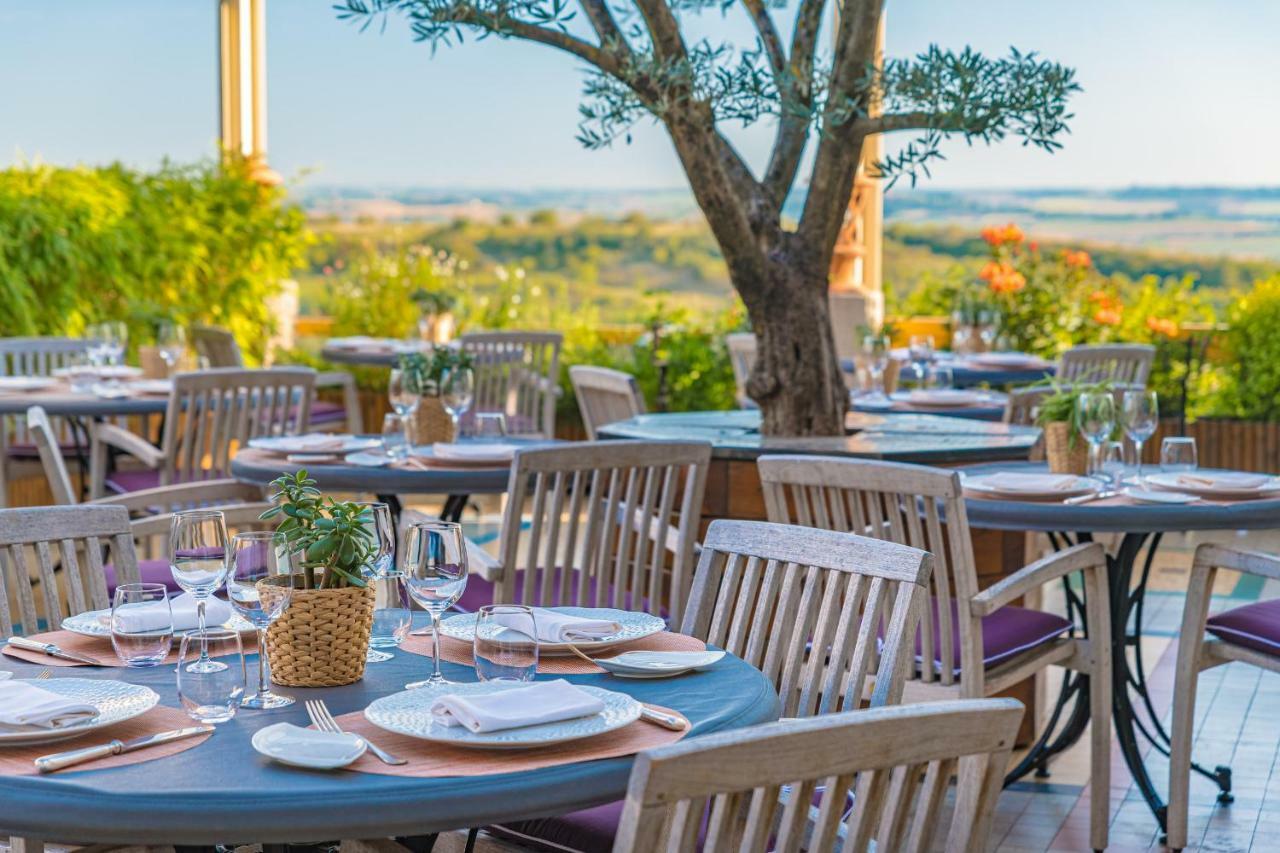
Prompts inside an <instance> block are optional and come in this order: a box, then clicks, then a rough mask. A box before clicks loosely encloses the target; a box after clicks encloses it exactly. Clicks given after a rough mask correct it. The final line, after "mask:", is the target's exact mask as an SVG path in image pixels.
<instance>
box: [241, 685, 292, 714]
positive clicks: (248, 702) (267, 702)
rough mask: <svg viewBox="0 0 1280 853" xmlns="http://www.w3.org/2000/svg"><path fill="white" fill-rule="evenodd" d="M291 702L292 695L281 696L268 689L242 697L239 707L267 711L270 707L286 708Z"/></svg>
mask: <svg viewBox="0 0 1280 853" xmlns="http://www.w3.org/2000/svg"><path fill="white" fill-rule="evenodd" d="M293 703H294V699H293V697H292V696H281V695H280V694H279V693H272V692H271V691H270V690H268V691H267V692H265V693H255V694H253V695H252V696H246V697H244V698H243V699H241V700H240V707H241V708H254V709H256V710H259V711H268V710H270V709H272V708H288V707H289V706H290V705H292V704H293Z"/></svg>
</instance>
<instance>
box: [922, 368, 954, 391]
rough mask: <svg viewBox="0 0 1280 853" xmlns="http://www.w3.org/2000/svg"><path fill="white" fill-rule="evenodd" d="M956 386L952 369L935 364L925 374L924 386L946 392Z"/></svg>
mask: <svg viewBox="0 0 1280 853" xmlns="http://www.w3.org/2000/svg"><path fill="white" fill-rule="evenodd" d="M955 384H956V377H955V373H954V372H953V371H952V369H951V368H950V367H946V366H943V365H938V364H934V365H931V366H930V367H929V369H928V372H927V373H926V374H925V380H924V386H925V387H926V388H933V389H936V390H945V389H948V388H951V387H953V386H954V385H955Z"/></svg>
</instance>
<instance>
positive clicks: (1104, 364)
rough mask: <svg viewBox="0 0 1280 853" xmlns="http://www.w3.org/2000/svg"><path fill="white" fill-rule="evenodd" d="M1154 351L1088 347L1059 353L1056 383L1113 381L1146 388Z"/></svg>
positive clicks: (1147, 347) (1133, 347)
mask: <svg viewBox="0 0 1280 853" xmlns="http://www.w3.org/2000/svg"><path fill="white" fill-rule="evenodd" d="M1155 358H1156V348H1155V347H1153V346H1150V345H1148V344H1087V345H1082V346H1077V347H1072V348H1071V349H1069V350H1067V351H1066V352H1064V353H1063V354H1062V358H1061V360H1060V363H1059V365H1058V372H1057V379H1058V381H1059V382H1104V381H1109V382H1116V383H1120V384H1124V385H1135V386H1137V387H1139V388H1145V387H1146V385H1147V377H1148V376H1150V375H1151V365H1152V364H1153V363H1154V362H1155Z"/></svg>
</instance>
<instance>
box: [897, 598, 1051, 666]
mask: <svg viewBox="0 0 1280 853" xmlns="http://www.w3.org/2000/svg"><path fill="white" fill-rule="evenodd" d="M932 611H933V636H934V638H935V644H936V645H935V646H934V651H933V660H934V663H935V664H936V665H937V666H938V667H941V666H942V642H941V633H940V630H939V626H938V604H937V600H936V599H935V600H934V601H933V608H932ZM956 614H957V610H956V602H955V601H954V600H952V602H951V648H952V657H953V659H952V662H951V666H952V673H953V674H955V675H959V674H960V621H959V619H958V618H957V615H956ZM1070 627H1071V620H1069V619H1064V618H1063V617H1061V616H1058V615H1057V614H1054V613H1045V612H1044V611H1042V610H1028V609H1027V608H1025V607H1014V606H1013V605H1006V606H1005V607H1001V608H1000V609H999V610H997V611H996V612H995V613H992V614H991V615H990V616H984V617H983V618H982V663H983V665H984V666H986V667H992V666H995V665H996V664H999V663H1003V662H1004V661H1006V660H1009V659H1010V658H1012V657H1015V656H1016V655H1020V654H1022V653H1023V652H1026V651H1030V650H1031V649H1034V648H1035V647H1036V646H1039V645H1041V644H1043V643H1047V642H1049V641H1050V640H1053V639H1054V638H1056V637H1059V636H1061V635H1062V634H1063V632H1065V631H1066V630H1067V629H1068V628H1070ZM920 642H921V641H920V635H919V634H917V635H916V660H917V661H918V660H920Z"/></svg>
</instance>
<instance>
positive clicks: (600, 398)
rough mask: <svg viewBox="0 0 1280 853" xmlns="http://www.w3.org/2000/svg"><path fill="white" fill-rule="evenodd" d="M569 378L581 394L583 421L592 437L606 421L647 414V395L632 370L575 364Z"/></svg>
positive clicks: (579, 395)
mask: <svg viewBox="0 0 1280 853" xmlns="http://www.w3.org/2000/svg"><path fill="white" fill-rule="evenodd" d="M569 381H570V382H572V383H573V395H574V396H575V397H577V398H578V409H579V410H580V411H581V412H582V425H583V426H584V427H586V429H587V437H588V438H590V439H591V440H592V441H595V440H596V438H597V435H596V430H597V429H599V428H600V427H602V426H604V425H605V424H611V423H614V422H615V421H625V420H626V419H627V418H634V417H635V416H636V415H643V414H644V411H645V408H644V395H643V394H641V393H640V386H638V385H637V384H636V378H635V377H634V376H632V375H631V374H630V373H623V372H622V371H621V370H610V369H609V368H607V367H588V366H587V365H585V364H575V365H574V366H573V367H570V368H569Z"/></svg>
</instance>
